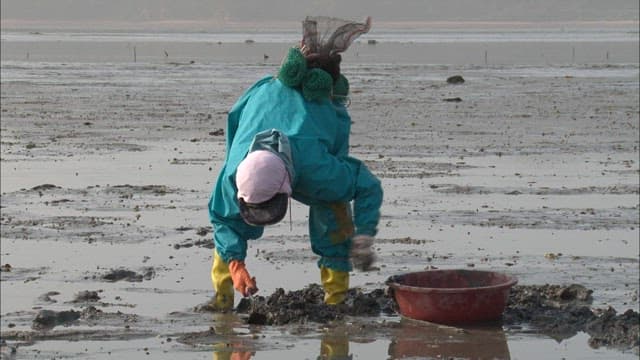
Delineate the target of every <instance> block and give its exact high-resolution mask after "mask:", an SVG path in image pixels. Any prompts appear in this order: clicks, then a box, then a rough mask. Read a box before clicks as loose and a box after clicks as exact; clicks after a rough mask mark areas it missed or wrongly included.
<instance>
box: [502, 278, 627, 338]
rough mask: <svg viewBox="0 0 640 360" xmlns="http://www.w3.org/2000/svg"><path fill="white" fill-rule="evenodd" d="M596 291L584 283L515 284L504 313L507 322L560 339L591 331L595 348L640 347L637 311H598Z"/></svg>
mask: <svg viewBox="0 0 640 360" xmlns="http://www.w3.org/2000/svg"><path fill="white" fill-rule="evenodd" d="M592 292H593V291H592V290H589V289H586V288H585V287H584V286H582V285H577V284H572V285H569V286H559V285H531V286H514V287H513V288H512V289H511V293H510V296H509V301H508V304H507V308H506V310H505V312H504V314H503V323H504V324H505V325H516V324H525V323H528V324H531V325H532V326H534V327H535V328H537V329H538V330H539V331H540V332H541V333H543V334H546V335H549V336H551V337H552V338H554V339H557V340H563V339H568V338H570V337H573V336H574V335H576V334H577V333H578V332H581V331H584V332H586V333H588V334H589V336H590V339H589V344H590V345H591V346H593V347H599V346H608V347H616V348H622V349H634V348H635V349H638V347H639V345H640V340H639V336H640V315H639V314H638V312H636V311H633V310H627V311H626V312H625V313H623V314H619V315H617V314H616V311H615V310H614V309H613V308H609V309H607V310H605V311H604V312H601V313H600V314H598V311H594V310H592V309H591V307H590V304H591V301H592V297H591V294H592Z"/></svg>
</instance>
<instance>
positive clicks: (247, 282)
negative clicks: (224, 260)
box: [229, 260, 258, 297]
mask: <svg viewBox="0 0 640 360" xmlns="http://www.w3.org/2000/svg"><path fill="white" fill-rule="evenodd" d="M229 271H230V272H231V279H233V287H234V288H235V289H236V290H238V292H240V293H241V294H242V296H245V297H246V296H250V295H253V294H255V293H257V292H258V287H257V286H256V278H254V277H251V275H249V272H248V271H247V268H245V266H244V261H238V260H231V261H230V262H229Z"/></svg>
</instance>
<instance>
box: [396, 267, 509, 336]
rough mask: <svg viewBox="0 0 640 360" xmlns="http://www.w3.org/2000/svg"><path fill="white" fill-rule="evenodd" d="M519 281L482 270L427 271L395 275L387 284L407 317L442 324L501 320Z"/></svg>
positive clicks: (401, 312) (401, 311) (402, 312)
mask: <svg viewBox="0 0 640 360" xmlns="http://www.w3.org/2000/svg"><path fill="white" fill-rule="evenodd" d="M517 282H518V280H517V279H516V278H515V277H513V276H509V275H506V274H501V273H497V272H492V271H482V270H427V271H420V272H413V273H407V274H402V275H396V276H392V277H390V278H389V279H388V280H387V285H388V286H389V287H391V288H392V289H393V293H394V296H395V299H396V302H397V303H398V306H399V308H400V314H402V315H403V316H406V317H409V318H412V319H417V320H424V321H429V322H434V323H439V324H447V325H453V324H470V323H476V322H483V321H493V320H497V319H499V318H500V317H501V316H502V313H503V312H504V308H505V306H506V305H507V300H508V298H509V291H510V290H511V287H512V286H513V285H515V284H516V283H517Z"/></svg>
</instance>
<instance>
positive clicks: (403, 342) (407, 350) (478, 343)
mask: <svg viewBox="0 0 640 360" xmlns="http://www.w3.org/2000/svg"><path fill="white" fill-rule="evenodd" d="M389 356H390V358H391V359H402V358H410V357H420V358H442V359H449V358H455V359H459V358H464V359H510V354H509V347H508V346H507V338H506V336H505V333H504V330H503V329H502V326H501V325H500V324H487V325H482V326H466V327H449V326H442V325H437V324H432V323H428V322H423V321H415V320H409V319H402V320H401V322H400V325H399V326H398V328H397V329H395V331H394V333H393V338H392V340H391V343H390V344H389Z"/></svg>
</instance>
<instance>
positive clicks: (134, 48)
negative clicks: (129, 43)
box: [133, 46, 137, 62]
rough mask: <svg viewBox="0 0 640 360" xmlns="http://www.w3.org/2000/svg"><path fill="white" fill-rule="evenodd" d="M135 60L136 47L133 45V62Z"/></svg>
mask: <svg viewBox="0 0 640 360" xmlns="http://www.w3.org/2000/svg"><path fill="white" fill-rule="evenodd" d="M136 61H137V56H136V47H135V46H134V47H133V62H136Z"/></svg>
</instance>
